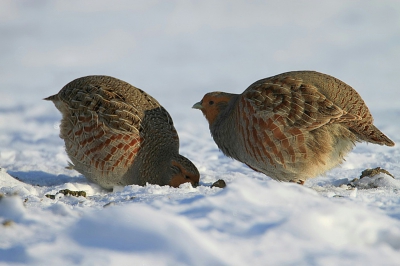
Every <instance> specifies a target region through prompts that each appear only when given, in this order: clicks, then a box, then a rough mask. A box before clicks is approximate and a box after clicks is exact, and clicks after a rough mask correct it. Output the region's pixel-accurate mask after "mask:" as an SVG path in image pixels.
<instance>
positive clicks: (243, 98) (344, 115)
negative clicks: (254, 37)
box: [193, 71, 394, 184]
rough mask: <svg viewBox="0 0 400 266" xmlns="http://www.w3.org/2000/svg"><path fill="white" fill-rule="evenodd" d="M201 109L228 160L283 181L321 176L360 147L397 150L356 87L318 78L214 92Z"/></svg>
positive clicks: (306, 74)
mask: <svg viewBox="0 0 400 266" xmlns="http://www.w3.org/2000/svg"><path fill="white" fill-rule="evenodd" d="M193 108H196V109H200V110H201V111H202V112H203V114H204V116H205V117H206V119H207V121H208V123H209V126H210V131H211V135H212V137H213V138H214V141H215V142H216V144H217V145H218V147H219V149H220V150H221V151H222V152H223V153H224V154H225V155H227V156H229V157H232V158H233V159H236V160H238V161H240V162H243V163H245V164H247V165H248V166H249V167H250V168H252V169H254V170H255V171H258V172H262V173H264V174H266V175H267V176H269V177H271V178H273V179H275V180H279V181H289V182H297V183H300V184H303V183H304V181H305V180H306V179H308V178H312V177H316V176H318V175H321V174H322V173H324V172H326V171H327V170H329V169H331V168H333V167H335V166H337V165H339V164H340V163H342V162H343V161H344V159H343V157H344V156H345V155H346V154H347V153H348V152H349V151H351V150H352V149H353V147H354V145H355V142H357V141H366V142H371V143H376V144H380V145H387V146H394V142H393V141H391V140H390V139H389V138H388V137H386V136H385V135H384V134H383V133H382V132H381V131H380V130H379V129H378V128H376V127H375V126H374V125H373V118H372V115H371V114H370V112H369V110H368V107H367V106H366V105H365V103H364V101H363V100H362V99H361V97H360V95H359V94H358V93H357V92H356V91H355V90H354V89H353V88H352V87H350V86H349V85H347V84H345V83H344V82H342V81H340V80H338V79H336V78H334V77H331V76H329V75H326V74H322V73H318V72H314V71H294V72H287V73H283V74H280V75H277V76H273V77H269V78H265V79H261V80H259V81H257V82H255V83H253V84H252V85H250V87H248V88H247V89H246V90H245V91H244V92H243V93H242V94H232V93H225V92H210V93H207V94H206V95H205V96H204V97H203V99H202V100H201V101H200V102H198V103H196V104H195V105H193Z"/></svg>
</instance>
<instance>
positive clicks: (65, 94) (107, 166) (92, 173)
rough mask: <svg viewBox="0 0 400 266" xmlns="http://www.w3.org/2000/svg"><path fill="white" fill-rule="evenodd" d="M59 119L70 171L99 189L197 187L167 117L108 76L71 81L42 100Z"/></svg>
mask: <svg viewBox="0 0 400 266" xmlns="http://www.w3.org/2000/svg"><path fill="white" fill-rule="evenodd" d="M45 100H51V101H53V102H54V104H55V106H56V107H57V109H58V110H60V112H61V114H62V120H61V125H60V137H61V138H62V139H64V141H65V149H66V152H67V154H68V156H69V158H70V159H71V161H72V164H71V167H72V168H74V169H76V170H77V171H78V172H80V173H81V174H83V175H84V176H85V177H86V178H88V179H89V180H91V181H92V182H94V183H97V184H99V185H100V186H102V187H104V188H106V189H110V188H113V187H114V186H124V185H131V184H137V185H142V186H143V185H146V183H150V184H158V185H171V186H173V187H178V186H179V185H180V184H182V183H185V182H191V183H192V184H193V185H197V184H198V182H199V172H198V170H197V168H196V167H195V166H194V165H193V163H192V162H191V161H189V160H188V159H187V158H185V157H183V156H182V155H180V154H179V138H178V134H177V132H176V130H175V128H174V125H173V122H172V119H171V117H170V115H169V114H168V112H167V111H166V110H165V109H164V108H163V107H162V106H161V105H160V104H159V103H158V102H157V101H156V100H155V99H154V98H153V97H151V96H150V95H148V94H147V93H145V92H144V91H142V90H140V89H138V88H135V87H134V86H132V85H130V84H128V83H126V82H124V81H122V80H119V79H116V78H112V77H108V76H87V77H82V78H78V79H75V80H73V81H72V82H70V83H68V84H67V85H65V87H64V88H62V89H61V91H60V92H59V93H58V94H56V95H53V96H50V97H48V98H46V99H45Z"/></svg>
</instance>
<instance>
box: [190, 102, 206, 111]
mask: <svg viewBox="0 0 400 266" xmlns="http://www.w3.org/2000/svg"><path fill="white" fill-rule="evenodd" d="M192 108H194V109H200V110H201V109H203V105H201V102H198V103H195V104H194V105H193V106H192Z"/></svg>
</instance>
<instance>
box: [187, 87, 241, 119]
mask: <svg viewBox="0 0 400 266" xmlns="http://www.w3.org/2000/svg"><path fill="white" fill-rule="evenodd" d="M234 95H235V94H230V93H225V92H219V91H218V92H210V93H207V94H206V95H204V97H203V99H202V100H201V101H200V102H198V103H196V104H194V105H193V107H192V108H195V109H199V110H201V111H202V112H203V114H204V116H205V117H206V119H207V121H208V123H209V124H210V125H211V124H213V123H214V121H215V118H216V117H217V116H218V114H219V112H220V111H221V106H226V105H227V104H228V102H229V101H230V100H231V99H232V97H233V96H234Z"/></svg>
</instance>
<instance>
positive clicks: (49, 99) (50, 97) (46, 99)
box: [43, 94, 57, 102]
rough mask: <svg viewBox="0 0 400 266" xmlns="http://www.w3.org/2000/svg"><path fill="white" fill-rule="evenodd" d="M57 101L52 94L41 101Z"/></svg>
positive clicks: (55, 96) (55, 95)
mask: <svg viewBox="0 0 400 266" xmlns="http://www.w3.org/2000/svg"><path fill="white" fill-rule="evenodd" d="M56 99H57V94H54V95H51V96H49V97H47V98H44V99H43V100H45V101H53V102H54V101H55V100H56Z"/></svg>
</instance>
